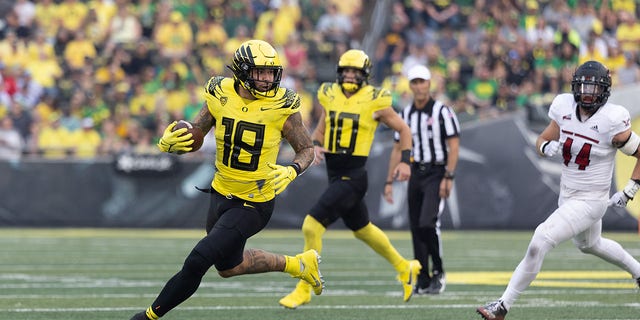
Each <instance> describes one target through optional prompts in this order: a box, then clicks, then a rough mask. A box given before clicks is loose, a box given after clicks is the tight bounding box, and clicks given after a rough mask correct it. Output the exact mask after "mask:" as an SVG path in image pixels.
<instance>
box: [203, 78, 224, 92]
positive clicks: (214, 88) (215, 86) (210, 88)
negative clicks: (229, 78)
mask: <svg viewBox="0 0 640 320" xmlns="http://www.w3.org/2000/svg"><path fill="white" fill-rule="evenodd" d="M222 80H224V77H221V76H215V77H211V78H210V79H209V81H208V82H207V85H206V86H205V91H206V92H207V93H208V94H210V95H212V96H214V97H215V96H216V94H218V93H220V92H222Z"/></svg>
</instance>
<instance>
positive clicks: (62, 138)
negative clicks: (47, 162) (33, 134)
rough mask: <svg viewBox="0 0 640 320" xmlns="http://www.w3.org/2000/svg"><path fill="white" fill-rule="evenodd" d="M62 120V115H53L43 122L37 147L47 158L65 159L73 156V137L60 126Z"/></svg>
mask: <svg viewBox="0 0 640 320" xmlns="http://www.w3.org/2000/svg"><path fill="white" fill-rule="evenodd" d="M60 119H61V117H60V115H58V114H53V115H52V118H51V119H48V121H43V122H42V128H41V129H40V132H39V133H38V140H37V145H38V150H39V151H40V152H42V155H43V157H45V158H49V159H64V158H66V157H68V156H69V155H70V154H71V151H72V148H73V143H74V141H73V137H72V134H71V132H70V131H69V130H68V129H67V128H65V127H63V126H62V125H61V124H60Z"/></svg>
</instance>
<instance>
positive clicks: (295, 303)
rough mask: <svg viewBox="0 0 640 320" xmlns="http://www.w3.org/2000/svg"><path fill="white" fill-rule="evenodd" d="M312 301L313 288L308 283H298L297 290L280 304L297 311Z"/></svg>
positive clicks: (281, 300)
mask: <svg viewBox="0 0 640 320" xmlns="http://www.w3.org/2000/svg"><path fill="white" fill-rule="evenodd" d="M310 301H311V286H310V285H309V284H308V283H307V282H306V281H302V280H300V281H298V284H297V285H296V288H295V289H293V291H291V293H289V294H288V295H286V296H284V298H282V299H280V301H278V303H280V305H282V306H283V307H285V308H289V309H295V308H297V307H299V306H301V305H303V304H307V303H309V302H310Z"/></svg>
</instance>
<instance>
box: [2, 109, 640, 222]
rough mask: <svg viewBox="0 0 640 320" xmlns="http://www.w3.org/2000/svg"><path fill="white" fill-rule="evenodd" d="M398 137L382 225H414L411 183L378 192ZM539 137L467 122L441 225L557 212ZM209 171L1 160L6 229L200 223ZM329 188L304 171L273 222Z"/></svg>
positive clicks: (383, 153)
mask: <svg viewBox="0 0 640 320" xmlns="http://www.w3.org/2000/svg"><path fill="white" fill-rule="evenodd" d="M391 134H392V133H391V131H389V130H385V129H381V132H380V133H379V134H378V135H377V138H376V141H375V143H374V145H373V147H372V151H371V157H370V159H369V161H368V164H367V167H368V170H369V183H370V187H369V192H368V194H367V196H366V198H365V201H366V204H367V206H368V208H369V211H370V215H371V219H372V221H374V222H375V223H377V224H378V225H379V226H381V227H383V228H385V229H407V228H408V219H407V213H406V207H407V206H406V195H405V194H404V189H405V187H406V186H405V185H404V184H403V183H396V188H395V190H396V192H395V200H396V201H395V204H394V205H390V204H387V203H386V202H384V201H383V200H382V197H381V192H382V188H383V186H384V180H385V176H386V171H387V162H388V156H389V151H390V149H391V147H392V143H393V142H392V139H391ZM536 136H537V134H536V133H534V132H531V131H530V130H529V129H528V126H527V123H526V117H525V116H524V115H522V114H518V113H516V114H512V115H508V116H505V117H502V118H499V119H495V120H489V121H482V122H478V123H471V124H468V125H465V126H464V127H463V130H462V139H461V153H460V163H459V166H458V169H457V170H456V171H457V172H456V180H455V189H454V192H453V195H452V197H451V198H450V199H449V200H448V201H447V206H446V210H445V213H444V215H443V219H442V223H443V228H444V229H533V228H534V227H535V226H536V225H537V224H538V223H540V222H541V221H542V220H544V219H545V218H546V217H547V216H548V215H549V213H551V212H552V211H553V210H554V209H555V208H556V203H557V195H558V194H557V192H558V190H557V189H558V183H559V174H560V170H561V161H558V159H555V160H548V159H542V158H540V157H538V156H537V155H536V153H535V150H534V148H533V143H534V141H535V137H536ZM212 175H213V165H212V164H211V161H210V160H206V161H192V160H190V161H187V160H185V159H184V157H182V158H181V157H178V156H174V155H168V154H163V155H155V156H140V155H128V154H123V155H119V156H117V157H115V158H114V159H112V160H96V161H86V162H68V161H46V160H30V159H26V160H22V161H20V162H0V226H2V227H126V228H202V227H203V226H204V222H205V215H206V211H207V209H208V195H207V194H206V193H203V192H200V191H198V190H197V189H196V188H195V187H199V188H205V189H206V188H208V186H209V183H210V181H211V177H212ZM326 185H327V182H326V174H325V171H324V166H315V167H312V168H310V169H309V170H307V172H306V173H305V174H304V175H303V176H301V177H299V178H298V179H296V180H295V181H294V182H293V183H292V184H291V185H290V186H289V188H288V189H287V190H286V191H285V192H283V193H282V194H281V195H280V197H279V198H278V200H277V202H276V210H275V213H274V215H273V217H272V220H271V222H270V225H269V227H270V228H299V227H300V226H301V224H302V220H303V219H304V216H305V215H306V213H307V210H309V208H310V207H311V206H312V205H313V203H314V202H315V201H316V200H317V198H318V197H319V196H320V194H321V192H322V191H323V190H324V189H325V187H326ZM603 225H604V228H605V229H607V230H636V228H637V221H636V220H635V218H633V217H631V216H630V215H629V214H628V212H627V211H626V210H624V209H618V210H614V209H610V210H609V212H608V213H607V215H606V217H605V219H604V224H603ZM333 227H334V228H342V227H343V225H342V224H341V223H337V224H336V225H335V226H333Z"/></svg>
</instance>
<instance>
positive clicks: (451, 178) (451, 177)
mask: <svg viewBox="0 0 640 320" xmlns="http://www.w3.org/2000/svg"><path fill="white" fill-rule="evenodd" d="M455 177H456V175H455V174H453V172H451V171H446V172H445V173H444V178H445V179H449V180H453V178H455Z"/></svg>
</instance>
